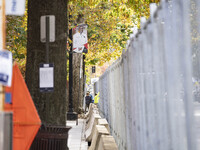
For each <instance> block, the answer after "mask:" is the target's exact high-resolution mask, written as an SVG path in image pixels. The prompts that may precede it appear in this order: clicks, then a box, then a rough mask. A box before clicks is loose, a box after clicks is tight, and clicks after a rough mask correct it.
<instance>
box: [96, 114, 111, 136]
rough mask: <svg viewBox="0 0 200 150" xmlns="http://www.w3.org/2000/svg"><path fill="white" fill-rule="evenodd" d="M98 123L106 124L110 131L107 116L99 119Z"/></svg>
mask: <svg viewBox="0 0 200 150" xmlns="http://www.w3.org/2000/svg"><path fill="white" fill-rule="evenodd" d="M98 125H103V126H105V127H106V129H107V130H108V132H109V133H110V127H109V124H108V122H107V120H106V119H105V118H101V119H98Z"/></svg>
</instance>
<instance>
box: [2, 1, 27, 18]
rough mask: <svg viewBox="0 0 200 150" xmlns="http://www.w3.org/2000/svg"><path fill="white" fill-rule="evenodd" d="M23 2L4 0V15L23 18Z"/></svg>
mask: <svg viewBox="0 0 200 150" xmlns="http://www.w3.org/2000/svg"><path fill="white" fill-rule="evenodd" d="M24 12H25V0H6V15H16V16H23V15H24Z"/></svg>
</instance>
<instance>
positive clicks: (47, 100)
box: [45, 16, 50, 118]
mask: <svg viewBox="0 0 200 150" xmlns="http://www.w3.org/2000/svg"><path fill="white" fill-rule="evenodd" d="M45 19H46V63H47V64H49V16H46V18H45ZM49 100H50V99H49V93H46V109H47V110H46V118H49V103H50V101H49Z"/></svg>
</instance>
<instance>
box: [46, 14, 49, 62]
mask: <svg viewBox="0 0 200 150" xmlns="http://www.w3.org/2000/svg"><path fill="white" fill-rule="evenodd" d="M46 63H49V17H48V16H47V17H46Z"/></svg>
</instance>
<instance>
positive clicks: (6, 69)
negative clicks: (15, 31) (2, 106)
mask: <svg viewBox="0 0 200 150" xmlns="http://www.w3.org/2000/svg"><path fill="white" fill-rule="evenodd" d="M11 80H12V53H11V52H10V51H8V50H0V84H3V85H4V86H11Z"/></svg>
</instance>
